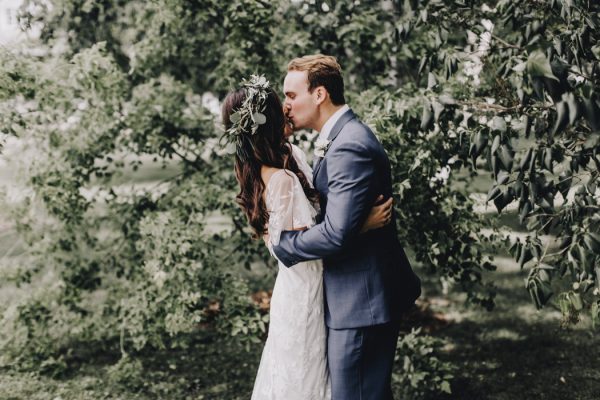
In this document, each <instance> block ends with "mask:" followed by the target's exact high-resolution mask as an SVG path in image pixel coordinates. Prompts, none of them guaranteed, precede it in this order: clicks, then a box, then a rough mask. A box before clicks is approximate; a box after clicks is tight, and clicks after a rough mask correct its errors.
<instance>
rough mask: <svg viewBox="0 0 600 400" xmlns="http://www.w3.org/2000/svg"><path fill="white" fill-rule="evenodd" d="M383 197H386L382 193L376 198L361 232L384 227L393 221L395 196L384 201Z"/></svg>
mask: <svg viewBox="0 0 600 400" xmlns="http://www.w3.org/2000/svg"><path fill="white" fill-rule="evenodd" d="M383 199H384V197H383V195H381V194H380V195H379V196H378V197H377V199H375V203H374V205H373V207H372V208H371V211H370V212H369V216H368V217H367V220H366V221H365V223H364V224H363V226H362V227H361V229H360V233H365V232H367V231H371V230H374V229H379V228H382V227H384V226H386V225H387V224H389V223H390V222H391V220H392V208H393V207H392V206H393V203H394V201H393V198H392V197H390V198H389V199H387V200H386V201H383ZM382 201H383V202H382Z"/></svg>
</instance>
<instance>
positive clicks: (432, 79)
mask: <svg viewBox="0 0 600 400" xmlns="http://www.w3.org/2000/svg"><path fill="white" fill-rule="evenodd" d="M436 85H437V79H436V78H435V75H434V74H433V73H432V72H430V73H429V75H427V89H432V88H434V87H435V86H436Z"/></svg>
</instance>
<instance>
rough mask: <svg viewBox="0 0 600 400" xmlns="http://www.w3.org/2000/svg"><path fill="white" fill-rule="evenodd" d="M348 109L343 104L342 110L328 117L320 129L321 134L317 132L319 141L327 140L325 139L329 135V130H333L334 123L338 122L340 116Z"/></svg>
mask: <svg viewBox="0 0 600 400" xmlns="http://www.w3.org/2000/svg"><path fill="white" fill-rule="evenodd" d="M349 109H350V107H348V104H344V105H343V106H342V108H340V109H339V110H337V111H336V112H334V113H333V115H332V116H331V117H329V119H328V120H327V121H326V122H325V124H324V125H323V128H321V132H319V139H323V140H327V137H328V136H329V134H330V133H331V129H332V128H333V126H334V125H335V123H336V122H337V121H338V119H340V117H341V116H342V114H344V113H345V112H346V111H348V110H349Z"/></svg>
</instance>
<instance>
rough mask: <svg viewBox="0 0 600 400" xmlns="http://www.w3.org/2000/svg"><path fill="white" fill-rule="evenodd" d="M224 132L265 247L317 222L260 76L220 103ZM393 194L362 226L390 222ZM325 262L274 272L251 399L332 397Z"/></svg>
mask: <svg viewBox="0 0 600 400" xmlns="http://www.w3.org/2000/svg"><path fill="white" fill-rule="evenodd" d="M222 117H223V124H224V126H225V129H226V132H225V135H224V138H225V139H226V140H227V141H229V142H231V143H233V144H235V148H236V154H235V174H236V178H237V181H238V183H239V185H240V192H239V194H238V195H237V198H236V200H237V202H238V204H239V205H240V206H241V208H242V209H243V211H244V213H245V214H246V216H247V218H248V221H249V223H250V226H251V227H252V229H253V231H254V237H256V238H260V237H263V235H265V234H268V236H265V237H266V238H267V239H266V241H267V246H268V247H269V249H271V247H272V246H273V245H276V244H278V243H279V237H280V234H281V232H282V231H284V230H302V229H307V228H309V227H311V226H312V225H314V223H315V217H316V216H317V215H318V213H317V208H318V198H319V194H318V192H317V191H316V190H315V189H314V188H313V186H312V184H311V180H312V170H311V168H310V166H309V165H308V164H307V163H306V157H305V156H304V154H303V153H302V151H301V150H300V149H299V148H298V147H296V146H294V145H292V144H290V143H289V142H288V140H287V135H286V132H285V116H284V113H283V109H282V105H281V102H280V100H279V97H278V96H277V94H276V93H275V92H274V91H273V90H272V89H271V87H270V86H269V82H268V81H267V80H266V79H265V78H264V77H261V76H254V75H253V76H252V77H251V79H250V80H248V81H245V80H244V81H242V87H241V88H240V89H239V90H237V91H234V92H232V93H230V94H229V95H228V96H227V97H226V99H225V101H224V103H223V109H222ZM390 215H391V199H390V200H388V201H387V202H385V203H384V204H382V205H380V206H375V207H373V208H372V210H371V212H370V214H369V217H368V219H367V221H366V222H365V223H364V225H363V227H362V229H361V232H366V231H368V230H371V229H377V228H380V227H382V226H384V225H385V224H387V223H388V222H389V220H390ZM326 343H327V329H326V327H325V318H324V299H323V265H322V261H321V260H312V261H306V262H303V263H300V264H297V265H295V266H294V267H293V268H287V267H285V266H284V265H283V264H281V263H279V272H278V274H277V279H276V280H275V287H274V288H273V296H272V298H271V310H270V324H269V332H268V338H267V342H266V344H265V347H264V350H263V353H262V358H261V362H260V366H259V368H258V373H257V376H256V381H255V383H254V390H253V393H252V400H295V399H297V400H329V399H330V398H331V394H330V393H331V392H330V382H329V373H328V370H327V359H326V354H327V349H326Z"/></svg>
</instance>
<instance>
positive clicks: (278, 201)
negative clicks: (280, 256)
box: [266, 170, 295, 246]
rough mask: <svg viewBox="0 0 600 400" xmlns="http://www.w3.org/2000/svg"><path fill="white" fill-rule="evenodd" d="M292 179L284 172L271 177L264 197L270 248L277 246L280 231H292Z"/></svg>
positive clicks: (289, 174) (287, 172)
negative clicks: (267, 216) (267, 212)
mask: <svg viewBox="0 0 600 400" xmlns="http://www.w3.org/2000/svg"><path fill="white" fill-rule="evenodd" d="M294 179H295V177H294V176H293V173H291V172H289V171H285V170H281V171H278V172H276V173H274V174H273V175H272V176H271V181H270V182H269V185H268V190H267V197H266V205H267V209H268V211H269V227H268V231H269V242H270V244H271V246H276V245H278V244H279V237H280V236H281V232H282V231H284V230H291V229H294V226H293V224H294Z"/></svg>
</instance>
